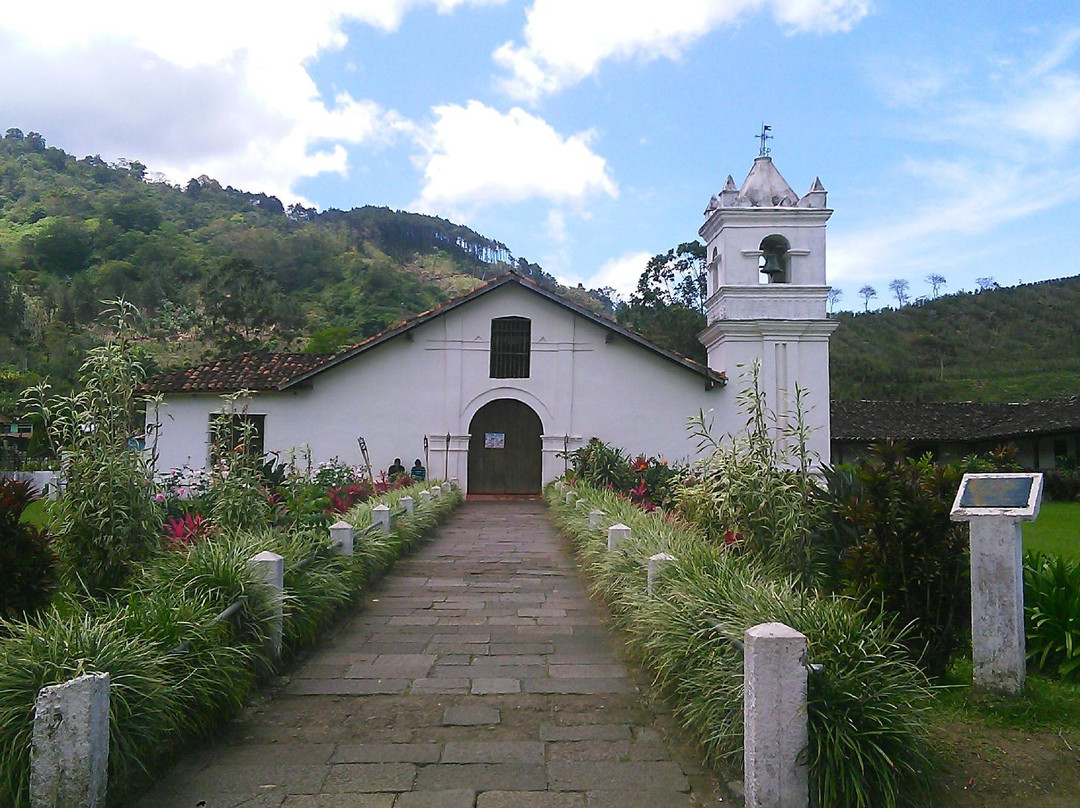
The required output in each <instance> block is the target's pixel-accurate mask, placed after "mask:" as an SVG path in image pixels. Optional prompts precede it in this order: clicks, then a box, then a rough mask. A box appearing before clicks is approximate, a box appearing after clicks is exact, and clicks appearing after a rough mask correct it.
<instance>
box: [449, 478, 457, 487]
mask: <svg viewBox="0 0 1080 808" xmlns="http://www.w3.org/2000/svg"><path fill="white" fill-rule="evenodd" d="M447 482H448V484H449V485H450V488H451V489H454V488H457V487H458V478H457V477H451V478H450V479H449V480H448V481H447Z"/></svg>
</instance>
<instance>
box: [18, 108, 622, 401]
mask: <svg viewBox="0 0 1080 808" xmlns="http://www.w3.org/2000/svg"><path fill="white" fill-rule="evenodd" d="M508 266H514V267H515V268H517V269H518V270H519V271H521V272H522V273H523V274H527V275H530V276H531V277H533V278H535V279H536V280H537V281H538V282H540V283H541V284H543V285H545V286H548V287H554V286H556V284H555V280H554V278H552V277H551V276H550V275H547V274H546V273H544V272H543V270H541V269H540V267H539V266H537V265H535V264H530V263H529V262H528V261H525V260H524V259H515V258H514V256H513V255H512V254H511V252H510V250H509V249H507V247H506V246H505V245H503V244H501V243H499V242H497V241H492V240H491V239H488V238H485V237H484V236H481V235H480V234H479V233H476V232H474V231H472V230H470V229H469V228H467V227H462V226H460V225H456V224H454V223H452V222H449V221H446V220H445V219H439V218H436V217H432V216H421V215H418V214H414V213H407V212H401V211H393V210H390V209H388V208H381V207H373V206H365V207H360V208H355V209H353V210H349V211H340V210H329V211H326V212H323V213H318V212H316V211H315V210H313V209H309V208H304V207H302V206H299V205H293V206H290V207H289V208H287V209H286V208H285V207H284V206H283V205H282V203H281V202H280V201H279V200H278V199H277V198H275V197H273V196H267V195H266V194H261V193H249V192H246V191H241V190H237V189H235V188H232V187H225V188H223V187H222V186H221V185H220V183H218V182H217V181H216V180H213V179H211V178H209V177H205V176H204V177H199V178H197V179H192V180H191V181H189V182H188V183H187V184H186V185H185V186H183V187H179V186H173V185H169V184H168V183H166V182H164V181H155V178H154V177H153V176H152V175H151V174H149V173H148V170H147V167H146V166H145V165H143V164H142V163H140V162H138V161H135V160H130V161H129V160H121V161H119V162H118V163H116V164H109V163H106V162H105V161H104V160H102V159H101V158H100V157H94V156H91V157H85V158H82V159H76V158H75V157H74V156H72V155H70V154H67V153H66V152H64V151H63V150H62V149H59V148H55V147H52V146H48V145H47V144H46V142H45V139H44V138H43V137H42V136H41V135H39V134H38V133H35V132H31V133H29V134H23V133H22V132H21V131H20V130H18V129H8V130H7V132H6V134H5V136H4V137H3V138H2V139H0V412H2V411H5V410H9V409H12V408H13V407H14V402H15V400H16V398H17V396H18V393H19V391H21V390H22V389H23V388H24V387H25V386H27V385H29V384H33V383H36V382H37V381H39V380H40V379H41V378H43V377H44V376H49V377H50V379H51V380H52V381H53V383H54V384H56V385H58V386H60V387H64V386H66V385H68V384H70V382H71V379H72V375H73V373H74V370H75V369H76V368H77V367H78V365H79V364H80V362H81V360H82V357H83V356H84V354H85V351H86V350H87V349H88V348H89V347H90V346H92V345H94V344H95V343H97V342H98V341H99V340H100V337H101V335H100V334H99V333H98V332H97V328H98V326H97V325H96V318H97V317H98V315H99V313H100V312H101V310H102V308H103V304H102V301H104V300H109V299H114V298H116V297H118V296H120V295H123V296H124V297H126V298H127V299H128V300H130V301H131V302H133V303H135V304H136V305H137V306H138V307H139V309H140V311H141V312H142V314H143V316H144V318H145V322H144V329H145V331H146V332H147V334H148V338H147V340H146V341H145V345H144V348H145V350H146V353H147V355H148V358H149V359H150V360H151V362H152V365H153V366H154V367H156V368H161V369H167V368H172V367H177V366H183V365H186V364H190V363H191V362H195V361H200V360H203V359H206V358H209V357H213V356H216V355H220V354H224V353H230V352H233V351H237V350H245V349H290V350H303V349H307V350H312V351H332V350H335V349H336V348H338V347H340V346H342V345H348V344H352V343H354V342H358V341H360V340H361V339H363V338H365V337H367V336H370V335H372V334H375V333H377V332H379V331H381V330H382V329H384V328H386V327H387V326H389V325H392V324H393V323H396V322H398V321H400V320H402V319H404V318H406V317H408V316H410V315H413V314H416V313H418V312H420V311H423V310H425V309H427V308H430V307H431V306H433V305H436V304H438V303H439V302H441V301H443V300H446V299H447V298H448V297H450V296H453V295H455V294H458V293H460V292H462V291H465V290H468V289H470V288H472V287H474V286H475V285H476V284H478V283H480V282H481V281H482V280H483V279H484V278H487V277H491V276H493V275H495V274H498V273H501V272H504V271H506V269H507V268H508ZM563 292H564V293H567V294H570V295H571V296H575V297H576V298H577V299H579V300H580V302H582V303H585V304H587V305H593V306H597V307H603V304H602V303H599V302H597V301H596V300H594V299H593V298H591V297H590V296H589V293H588V292H586V291H585V290H563Z"/></svg>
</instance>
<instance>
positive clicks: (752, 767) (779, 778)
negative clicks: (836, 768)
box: [743, 623, 810, 808]
mask: <svg viewBox="0 0 1080 808" xmlns="http://www.w3.org/2000/svg"><path fill="white" fill-rule="evenodd" d="M805 659H806V637H805V636H804V635H803V634H800V633H799V632H798V631H796V630H795V629H793V628H791V627H789V626H785V625H784V624H783V623H762V624H761V625H758V626H754V627H753V628H751V629H749V630H748V631H747V632H746V641H745V644H744V650H743V719H744V724H745V729H744V734H743V747H744V750H743V769H744V777H745V792H746V804H747V805H748V806H754V808H806V806H808V805H809V804H810V786H809V780H808V776H807V769H806V764H805V763H804V762H802V761H801V760H800V755H801V754H802V752H803V750H804V749H805V748H806V743H807V726H806V668H805V667H804V664H803V663H804V662H805Z"/></svg>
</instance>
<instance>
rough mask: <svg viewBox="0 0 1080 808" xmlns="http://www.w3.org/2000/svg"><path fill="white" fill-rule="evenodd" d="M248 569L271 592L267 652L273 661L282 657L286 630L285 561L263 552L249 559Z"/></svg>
mask: <svg viewBox="0 0 1080 808" xmlns="http://www.w3.org/2000/svg"><path fill="white" fill-rule="evenodd" d="M248 567H249V568H250V569H251V572H252V575H253V576H254V577H255V579H256V580H257V581H259V582H260V583H263V584H265V585H266V587H267V588H268V589H269V590H270V605H271V609H272V618H271V621H270V627H269V631H268V636H267V641H266V645H267V651H268V652H269V653H270V658H271V659H277V658H278V657H279V656H281V638H282V635H283V633H284V629H285V608H284V592H285V559H284V558H282V557H281V556H279V555H278V554H277V553H271V552H270V551H269V550H263V551H262V552H261V553H258V554H257V555H253V556H252V557H251V558H250V559H248Z"/></svg>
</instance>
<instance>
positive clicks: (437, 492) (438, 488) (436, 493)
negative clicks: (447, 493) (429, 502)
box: [431, 485, 442, 499]
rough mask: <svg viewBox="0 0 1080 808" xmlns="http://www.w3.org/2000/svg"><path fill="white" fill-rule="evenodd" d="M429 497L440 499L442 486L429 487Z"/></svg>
mask: <svg viewBox="0 0 1080 808" xmlns="http://www.w3.org/2000/svg"><path fill="white" fill-rule="evenodd" d="M431 496H432V497H434V498H435V499H438V498H439V497H441V496H442V486H439V485H433V486H431Z"/></svg>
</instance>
